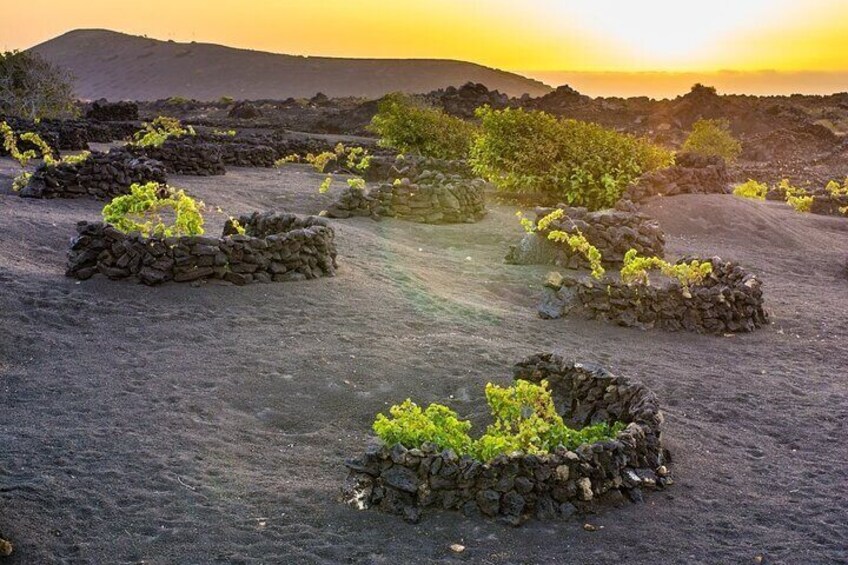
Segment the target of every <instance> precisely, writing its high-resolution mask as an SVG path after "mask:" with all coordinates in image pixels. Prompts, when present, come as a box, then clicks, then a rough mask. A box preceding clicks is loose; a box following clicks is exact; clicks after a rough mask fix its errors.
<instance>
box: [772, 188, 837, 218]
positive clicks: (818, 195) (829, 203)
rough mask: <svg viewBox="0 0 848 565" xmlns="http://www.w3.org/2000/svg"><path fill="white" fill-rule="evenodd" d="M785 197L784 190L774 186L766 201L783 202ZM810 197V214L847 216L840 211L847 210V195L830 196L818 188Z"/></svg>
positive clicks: (826, 191) (824, 190) (825, 190)
mask: <svg viewBox="0 0 848 565" xmlns="http://www.w3.org/2000/svg"><path fill="white" fill-rule="evenodd" d="M786 196H787V194H786V189H784V188H782V187H780V186H774V187H772V188H770V189H769V191H768V192H767V193H766V200H773V201H779V202H785V201H786ZM810 196H812V197H813V201H812V202H811V203H810V213H811V214H819V215H822V216H848V213H845V212H843V211H842V210H848V195H846V194H831V193H830V192H829V191H828V190H827V189H824V188H819V189H818V190H816V191H814V192H812V193H811V194H810Z"/></svg>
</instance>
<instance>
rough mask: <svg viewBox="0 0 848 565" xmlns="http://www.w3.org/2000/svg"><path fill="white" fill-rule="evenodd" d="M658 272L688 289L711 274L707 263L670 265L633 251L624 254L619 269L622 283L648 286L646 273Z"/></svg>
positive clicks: (711, 269)
mask: <svg viewBox="0 0 848 565" xmlns="http://www.w3.org/2000/svg"><path fill="white" fill-rule="evenodd" d="M651 270H658V271H660V272H661V273H662V274H663V275H665V276H667V277H671V278H675V279H677V280H678V281H679V282H680V284H681V286H683V287H684V288H686V289H688V288H689V287H690V286H692V285H696V284H701V283H702V282H704V279H705V278H707V277H708V276H709V275H710V274H711V273H712V272H713V264H712V263H710V262H709V261H698V260H692V261H691V262H689V263H677V264H671V263H669V262H667V261H664V260H663V259H660V258H659V257H640V256H639V254H638V252H637V251H636V250H635V249H631V250H629V251H628V252H627V253H625V254H624V265H623V266H622V268H621V280H622V282H624V283H627V284H631V283H638V284H649V283H650V280H649V279H648V271H651Z"/></svg>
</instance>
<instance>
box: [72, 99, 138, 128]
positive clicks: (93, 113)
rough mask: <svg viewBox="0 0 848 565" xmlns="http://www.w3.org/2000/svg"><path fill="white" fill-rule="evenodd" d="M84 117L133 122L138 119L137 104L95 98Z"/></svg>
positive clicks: (102, 120)
mask: <svg viewBox="0 0 848 565" xmlns="http://www.w3.org/2000/svg"><path fill="white" fill-rule="evenodd" d="M85 117H86V118H88V119H89V120H95V121H98V122H135V121H138V104H136V103H135V102H109V101H107V100H106V99H102V100H95V101H94V102H93V103H92V104H91V107H90V108H89V109H88V111H87V112H86V113H85Z"/></svg>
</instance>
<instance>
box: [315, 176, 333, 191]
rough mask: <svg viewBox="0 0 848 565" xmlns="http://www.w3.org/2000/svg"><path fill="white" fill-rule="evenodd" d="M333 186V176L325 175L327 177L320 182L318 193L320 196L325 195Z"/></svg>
mask: <svg viewBox="0 0 848 565" xmlns="http://www.w3.org/2000/svg"><path fill="white" fill-rule="evenodd" d="M332 184H333V175H327V177H326V178H325V179H324V180H323V181H321V184H320V185H318V192H319V193H321V194H326V193H327V192H329V191H330V186H332Z"/></svg>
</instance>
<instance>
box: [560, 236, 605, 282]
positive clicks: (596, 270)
mask: <svg viewBox="0 0 848 565" xmlns="http://www.w3.org/2000/svg"><path fill="white" fill-rule="evenodd" d="M548 239H549V240H551V241H555V242H557V243H565V244H566V245H568V247H569V248H570V249H571V251H573V252H574V253H580V254H581V255H583V257H585V258H586V260H587V261H588V262H589V269H590V270H591V271H592V277H593V278H595V279H597V280H601V279H602V278H603V276H604V274H605V273H606V270H605V269H604V266H603V257H602V256H601V252H600V251H599V250H598V248H597V247H595V246H594V245H592V244H591V243H589V240H588V239H586V236H585V235H583V234H582V233H581V232H580V231H578V232H577V233H576V234H571V233H567V232H564V231H561V230H553V231H550V232H548Z"/></svg>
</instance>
